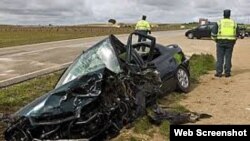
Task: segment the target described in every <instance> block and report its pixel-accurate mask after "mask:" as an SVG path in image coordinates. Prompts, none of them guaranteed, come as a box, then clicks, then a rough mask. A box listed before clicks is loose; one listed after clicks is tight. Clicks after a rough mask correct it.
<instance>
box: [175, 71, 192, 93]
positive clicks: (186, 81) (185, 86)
mask: <svg viewBox="0 0 250 141" xmlns="http://www.w3.org/2000/svg"><path fill="white" fill-rule="evenodd" d="M175 77H176V80H177V90H180V91H182V92H184V93H188V92H189V89H190V78H189V73H188V71H187V69H185V68H184V67H182V66H180V67H178V68H177V70H176V74H175Z"/></svg>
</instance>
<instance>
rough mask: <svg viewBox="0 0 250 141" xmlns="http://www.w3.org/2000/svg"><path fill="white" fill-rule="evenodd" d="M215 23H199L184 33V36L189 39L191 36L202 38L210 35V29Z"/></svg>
mask: <svg viewBox="0 0 250 141" xmlns="http://www.w3.org/2000/svg"><path fill="white" fill-rule="evenodd" d="M214 25H215V23H207V24H203V25H199V26H198V27H196V28H194V29H190V30H188V31H187V32H186V33H185V36H186V37H187V38H189V39H193V38H197V39H200V38H204V37H208V38H210V37H211V31H212V28H213V27H214Z"/></svg>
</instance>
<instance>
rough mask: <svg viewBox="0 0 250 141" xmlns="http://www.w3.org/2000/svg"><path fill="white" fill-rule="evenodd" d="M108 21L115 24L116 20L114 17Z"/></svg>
mask: <svg viewBox="0 0 250 141" xmlns="http://www.w3.org/2000/svg"><path fill="white" fill-rule="evenodd" d="M108 22H109V23H112V24H116V20H115V19H109V20H108Z"/></svg>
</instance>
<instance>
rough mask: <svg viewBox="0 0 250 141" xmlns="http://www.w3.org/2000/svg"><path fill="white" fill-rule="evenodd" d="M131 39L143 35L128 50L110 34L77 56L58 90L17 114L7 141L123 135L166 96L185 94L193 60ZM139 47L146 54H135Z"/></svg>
mask: <svg viewBox="0 0 250 141" xmlns="http://www.w3.org/2000/svg"><path fill="white" fill-rule="evenodd" d="M133 35H140V34H139V33H136V32H135V33H132V34H131V35H130V36H129V39H128V43H127V45H124V44H123V43H122V42H120V41H119V40H118V39H117V38H116V37H115V36H113V35H111V36H109V37H108V38H106V39H104V40H102V41H101V42H99V43H97V44H96V45H94V46H93V47H91V48H89V49H88V50H87V51H85V52H84V53H82V54H81V55H80V56H79V57H77V58H76V60H75V61H74V62H73V63H72V64H71V66H69V68H68V69H67V70H66V71H65V72H64V73H63V75H62V76H61V78H60V80H59V81H58V83H57V85H56V87H55V89H54V90H52V91H50V92H49V93H47V94H45V95H43V96H42V97H40V98H38V99H36V100H34V101H33V102H32V103H30V104H28V105H27V106H25V107H24V108H22V109H20V110H19V111H18V112H17V113H15V115H14V117H15V118H14V119H15V120H14V122H12V124H11V125H10V126H9V127H8V129H7V130H6V131H5V139H6V140H7V141H14V140H22V141H29V140H47V139H49V140H57V139H80V138H85V139H89V140H92V139H96V137H97V136H98V135H101V134H104V133H105V134H107V133H117V132H119V130H120V129H121V128H122V127H123V126H124V125H126V124H127V123H129V122H132V121H133V120H134V119H136V118H137V117H138V115H139V114H140V111H138V109H139V110H140V108H138V107H143V106H149V105H151V104H152V103H154V102H155V100H156V98H157V97H159V95H160V94H162V92H166V91H171V90H174V89H176V88H179V89H180V90H182V91H184V92H187V91H188V89H189V86H190V83H189V69H188V68H189V60H188V58H186V57H185V55H184V54H183V52H182V50H181V48H180V47H179V46H178V45H169V46H163V45H160V44H156V43H155V38H154V37H151V36H145V35H140V36H144V37H146V38H147V39H148V40H150V42H140V43H132V37H133ZM141 46H146V48H147V49H146V50H148V52H140V51H137V49H138V48H140V47H141ZM161 90H162V91H161ZM104 131H105V132H104Z"/></svg>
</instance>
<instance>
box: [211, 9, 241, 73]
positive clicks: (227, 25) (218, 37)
mask: <svg viewBox="0 0 250 141" xmlns="http://www.w3.org/2000/svg"><path fill="white" fill-rule="evenodd" d="M230 15H231V11H230V10H229V9H226V10H224V18H223V19H221V20H219V21H218V22H217V24H215V26H214V28H213V29H212V32H211V37H212V39H214V40H215V41H216V57H217V61H216V73H215V77H222V73H223V69H224V73H225V77H230V76H231V67H232V62H231V59H232V54H233V48H234V45H235V43H236V40H237V35H238V27H237V24H236V22H235V21H234V20H232V19H230ZM223 67H224V68H223Z"/></svg>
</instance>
